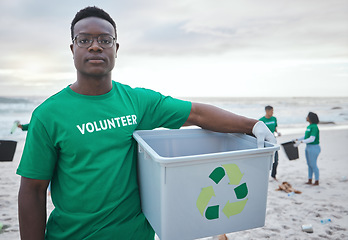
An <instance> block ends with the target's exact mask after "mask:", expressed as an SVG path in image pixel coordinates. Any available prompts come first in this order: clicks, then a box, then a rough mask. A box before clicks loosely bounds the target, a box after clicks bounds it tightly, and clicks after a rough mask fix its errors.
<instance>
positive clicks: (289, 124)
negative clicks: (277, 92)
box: [0, 97, 348, 140]
mask: <svg viewBox="0 0 348 240" xmlns="http://www.w3.org/2000/svg"><path fill="white" fill-rule="evenodd" d="M181 99H185V100H190V101H195V102H201V103H208V104H212V105H215V106H217V107H220V108H223V109H225V110H228V111H232V112H234V113H236V114H240V115H243V116H246V117H251V118H257V119H259V118H260V117H262V116H263V115H264V114H265V111H264V107H265V106H266V105H271V106H273V108H274V116H275V117H276V118H277V120H278V131H280V132H281V133H283V134H284V133H292V132H304V130H305V127H306V126H307V125H308V123H307V122H306V116H307V114H308V112H309V111H312V112H315V113H317V114H318V116H319V119H320V121H321V123H322V124H320V125H319V128H320V129H321V128H328V127H329V128H330V127H331V128H340V127H343V128H345V127H347V126H348V97H337V98H304V97H301V98H262V97H260V98H204V97H202V98H181ZM44 100H45V98H44V97H21V98H19V97H0V139H2V140H16V139H17V140H19V139H23V138H25V133H23V132H22V131H21V130H20V129H17V130H16V131H15V132H14V133H13V134H10V131H11V128H12V126H13V123H14V121H16V120H18V121H20V122H21V123H23V124H24V123H28V122H29V121H30V118H31V114H32V112H33V110H34V109H35V108H36V107H37V106H38V105H39V104H41V103H42V102H43V101H44Z"/></svg>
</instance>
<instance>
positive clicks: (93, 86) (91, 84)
mask: <svg viewBox="0 0 348 240" xmlns="http://www.w3.org/2000/svg"><path fill="white" fill-rule="evenodd" d="M70 88H71V90H73V91H74V92H76V93H79V94H82V95H90V96H97V95H103V94H106V93H108V92H110V91H111V89H112V81H111V76H103V77H100V76H98V77H93V76H91V77H86V76H83V77H81V76H77V81H76V82H75V83H73V84H72V85H71V86H70Z"/></svg>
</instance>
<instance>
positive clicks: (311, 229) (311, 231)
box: [302, 224, 313, 233]
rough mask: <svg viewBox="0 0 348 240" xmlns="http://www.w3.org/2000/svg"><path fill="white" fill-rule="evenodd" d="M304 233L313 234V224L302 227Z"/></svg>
mask: <svg viewBox="0 0 348 240" xmlns="http://www.w3.org/2000/svg"><path fill="white" fill-rule="evenodd" d="M302 231H304V232H306V233H313V226H312V224H305V225H302Z"/></svg>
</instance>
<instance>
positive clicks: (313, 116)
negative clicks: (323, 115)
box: [308, 112, 319, 124]
mask: <svg viewBox="0 0 348 240" xmlns="http://www.w3.org/2000/svg"><path fill="white" fill-rule="evenodd" d="M308 119H309V121H310V122H311V123H314V124H318V123H319V117H318V115H317V114H315V113H314V112H309V113H308Z"/></svg>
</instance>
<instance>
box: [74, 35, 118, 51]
mask: <svg viewBox="0 0 348 240" xmlns="http://www.w3.org/2000/svg"><path fill="white" fill-rule="evenodd" d="M81 35H85V36H91V37H92V40H91V41H89V45H88V46H86V47H81V46H80V45H79V43H78V42H77V41H76V40H77V38H78V36H81ZM101 36H109V37H111V38H112V45H111V46H110V47H103V46H102V45H101V41H100V39H99V38H100V37H101ZM94 39H97V42H98V45H99V46H100V47H101V48H103V49H108V48H112V47H113V46H114V45H115V42H116V38H115V37H114V36H112V35H111V34H99V35H98V36H93V34H88V33H83V34H77V35H76V36H75V37H74V38H73V39H72V42H73V43H74V42H76V45H77V46H78V47H79V48H86V49H87V48H90V47H91V46H92V44H93V42H94Z"/></svg>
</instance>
